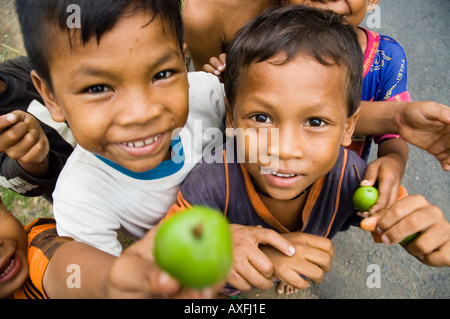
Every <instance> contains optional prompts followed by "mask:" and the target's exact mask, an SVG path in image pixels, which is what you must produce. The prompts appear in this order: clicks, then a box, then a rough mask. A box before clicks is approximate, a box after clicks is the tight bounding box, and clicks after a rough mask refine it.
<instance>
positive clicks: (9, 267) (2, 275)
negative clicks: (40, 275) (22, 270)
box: [0, 258, 15, 278]
mask: <svg viewBox="0 0 450 319" xmlns="http://www.w3.org/2000/svg"><path fill="white" fill-rule="evenodd" d="M14 264H15V260H14V258H12V259H11V262H10V263H9V266H8V267H6V269H5V270H4V271H3V273H2V274H1V275H0V278H3V277H5V276H6V275H7V274H8V273H9V272H10V271H11V269H12V268H13V267H14Z"/></svg>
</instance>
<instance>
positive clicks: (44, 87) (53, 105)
mask: <svg viewBox="0 0 450 319" xmlns="http://www.w3.org/2000/svg"><path fill="white" fill-rule="evenodd" d="M31 80H32V81H33V84H34V86H35V87H36V90H37V91H38V92H39V94H40V95H41V97H42V99H43V100H44V103H45V106H46V107H47V109H48V110H49V111H50V114H51V115H52V119H53V120H54V121H55V122H65V121H66V117H65V115H64V113H63V111H62V110H61V107H60V106H59V104H58V101H57V100H56V97H55V94H54V93H53V91H52V89H51V88H50V86H49V85H48V84H47V82H46V81H44V80H43V79H42V78H41V77H40V76H39V74H38V73H37V72H36V71H35V70H33V71H31Z"/></svg>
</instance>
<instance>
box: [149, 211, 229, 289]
mask: <svg viewBox="0 0 450 319" xmlns="http://www.w3.org/2000/svg"><path fill="white" fill-rule="evenodd" d="M154 255H155V260H156V262H157V263H158V265H159V266H160V267H161V268H162V269H163V270H165V271H166V272H167V273H169V274H170V275H171V276H173V277H174V278H175V279H177V280H178V281H179V282H180V283H181V284H182V285H183V286H185V287H189V288H194V289H201V288H203V287H207V286H211V285H213V284H215V283H217V282H219V281H221V280H223V279H224V278H225V277H226V275H227V274H228V271H229V270H230V267H231V264H232V261H233V259H232V239H231V232H230V227H229V224H228V221H227V219H226V218H225V217H224V216H223V214H222V213H220V212H218V211H216V210H214V209H211V208H207V207H201V206H196V207H192V208H190V209H187V210H186V211H184V212H181V213H178V214H177V215H175V216H173V217H171V218H169V219H168V220H167V221H166V222H164V223H163V224H161V226H160V227H159V229H158V232H157V233H156V236H155V242H154Z"/></svg>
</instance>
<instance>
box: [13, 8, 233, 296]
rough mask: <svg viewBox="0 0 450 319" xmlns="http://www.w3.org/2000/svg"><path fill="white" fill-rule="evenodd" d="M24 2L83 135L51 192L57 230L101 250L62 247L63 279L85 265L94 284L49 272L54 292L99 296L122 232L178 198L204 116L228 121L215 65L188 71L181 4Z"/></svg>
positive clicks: (57, 89)
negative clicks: (71, 268)
mask: <svg viewBox="0 0 450 319" xmlns="http://www.w3.org/2000/svg"><path fill="white" fill-rule="evenodd" d="M69 4H77V5H78V6H79V7H80V12H81V15H82V19H81V28H80V29H70V28H68V27H67V25H66V21H67V17H68V14H67V6H68V5H69ZM16 7H17V11H18V16H19V22H20V24H21V28H22V32H23V36H24V42H25V47H26V49H27V52H28V55H29V57H30V60H31V62H32V65H33V68H34V70H33V71H32V74H31V76H32V79H33V82H34V84H35V86H36V88H37V90H38V91H39V93H40V94H41V96H42V97H43V100H44V102H45V104H46V106H47V108H48V109H49V110H50V112H51V114H52V117H53V119H54V120H55V121H59V122H67V123H68V125H69V126H70V128H71V131H72V133H73V136H74V138H75V140H76V141H77V143H78V145H77V147H76V149H75V150H74V151H73V153H72V155H71V157H70V158H69V159H68V161H67V163H66V165H65V167H64V169H63V171H62V172H61V174H60V177H59V180H58V183H57V186H56V190H55V192H54V194H53V197H54V206H53V213H54V216H55V218H56V221H57V227H58V229H57V230H58V234H59V235H60V236H68V237H71V238H73V239H75V240H76V241H77V242H83V243H87V244H89V245H90V246H92V247H95V248H97V249H96V250H94V251H97V253H93V254H92V255H91V256H86V254H85V251H84V250H81V249H77V248H76V247H74V248H73V249H72V251H71V250H70V249H68V250H64V251H62V252H61V254H58V256H57V257H61V258H58V260H59V261H61V263H59V264H54V265H53V266H52V267H51V269H49V270H48V271H47V272H46V274H45V275H46V277H47V279H48V277H50V278H53V277H58V275H61V276H60V277H59V278H64V276H67V274H64V273H65V270H66V268H67V266H68V265H69V264H78V265H80V267H81V271H82V272H83V274H84V277H85V278H91V279H93V280H91V282H92V283H90V282H89V281H86V283H85V284H84V285H82V286H83V287H82V288H81V289H74V290H70V289H67V287H66V284H65V280H64V281H57V280H56V281H55V280H50V282H52V283H53V285H52V286H49V287H48V290H47V293H48V294H49V296H50V297H67V296H77V297H85V296H91V295H96V294H97V295H100V296H101V295H102V293H104V292H105V291H104V288H105V287H104V286H103V285H104V282H105V281H107V280H106V279H108V278H110V275H108V273H110V272H111V271H112V270H113V269H118V268H119V267H116V266H115V265H117V264H119V265H122V266H123V265H124V263H123V262H122V260H123V259H122V258H125V259H126V257H123V255H121V252H122V247H121V244H120V242H119V240H118V238H117V232H118V231H122V232H123V233H125V235H127V236H129V237H130V238H131V239H140V238H143V237H144V235H146V233H148V230H149V229H151V228H152V227H153V226H155V225H156V224H157V223H158V222H159V220H160V219H161V218H162V217H163V216H164V215H165V213H166V212H167V211H168V209H169V208H170V206H171V205H172V204H173V203H174V202H175V200H176V194H177V192H178V190H179V187H180V185H181V183H182V181H183V180H184V178H185V177H186V175H187V174H188V173H189V172H190V171H191V170H192V168H193V167H194V166H195V165H196V164H197V163H198V161H200V160H201V157H202V151H203V147H204V146H205V145H206V144H208V143H209V142H210V141H209V140H208V141H194V140H192V139H191V137H192V135H193V134H192V132H193V131H194V124H195V121H196V120H198V121H200V122H201V124H202V128H203V129H208V128H211V127H213V128H221V127H222V126H223V118H224V116H225V104H224V96H223V90H222V87H221V85H220V82H219V81H218V80H217V79H216V78H215V77H213V76H209V75H207V74H206V73H194V74H190V75H189V76H188V75H187V70H186V66H185V60H184V51H183V25H182V19H181V13H180V1H177V0H121V1H116V0H114V1H112V0H103V1H94V2H93V1H88V0H79V1H58V2H54V1H51V0H47V1H36V2H30V1H21V0H17V1H16ZM196 136H198V135H196ZM200 136H202V134H200ZM173 149H177V150H178V151H177V152H176V153H175V152H172V150H173ZM172 153H174V154H172ZM144 238H145V237H144ZM147 244H148V243H147ZM149 249H150V248H149ZM149 252H150V254H151V250H149ZM105 253H106V254H105ZM119 255H121V256H120V257H119V258H116V257H117V256H119ZM128 260H129V259H128ZM81 265H83V266H81ZM136 265H137V264H136ZM136 267H138V266H136ZM99 269H102V272H101V274H104V275H105V276H102V275H101V274H100V273H99ZM140 269H145V267H144V268H142V267H141V268H140ZM145 271H147V270H145ZM90 276H92V277H90ZM96 276H99V277H100V278H97V277H96ZM148 276H152V272H151V268H148ZM166 277H167V276H166ZM102 279H105V280H103V282H102ZM138 281H141V280H137V281H136V282H138ZM166 281H167V280H166ZM99 282H100V283H99ZM144 282H145V280H144ZM94 283H99V284H98V285H97V286H92V285H93V284H94ZM144 285H146V284H145V283H144ZM128 288H129V287H123V289H125V291H126V290H127V289H128ZM144 290H145V289H144ZM92 292H94V293H92ZM147 292H148V291H147ZM128 295H129V296H142V294H139V293H137V292H133V293H131V294H128ZM145 295H146V293H144V296H145Z"/></svg>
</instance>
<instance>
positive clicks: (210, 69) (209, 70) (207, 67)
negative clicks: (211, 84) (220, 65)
mask: <svg viewBox="0 0 450 319" xmlns="http://www.w3.org/2000/svg"><path fill="white" fill-rule="evenodd" d="M203 71H205V72H207V73H211V74H214V75H216V76H220V74H221V73H220V72H219V71H217V70H216V69H215V68H214V67H213V66H212V65H210V64H205V65H204V66H203Z"/></svg>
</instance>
